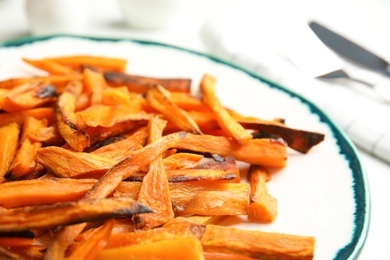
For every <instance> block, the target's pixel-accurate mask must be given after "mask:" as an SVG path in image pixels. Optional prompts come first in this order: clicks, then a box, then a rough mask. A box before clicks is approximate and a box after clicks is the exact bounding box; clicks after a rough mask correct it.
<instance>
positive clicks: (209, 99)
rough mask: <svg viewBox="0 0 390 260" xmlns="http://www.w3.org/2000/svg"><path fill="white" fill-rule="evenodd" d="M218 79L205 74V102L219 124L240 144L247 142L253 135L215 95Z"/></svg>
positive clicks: (201, 84) (203, 80)
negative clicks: (231, 114) (232, 115)
mask: <svg viewBox="0 0 390 260" xmlns="http://www.w3.org/2000/svg"><path fill="white" fill-rule="evenodd" d="M215 81H216V79H215V78H214V77H213V76H211V75H208V74H206V75H204V76H203V78H202V80H201V82H200V90H201V93H202V100H203V102H204V103H205V104H206V105H207V106H208V107H209V108H210V109H211V110H212V111H213V112H214V116H215V118H216V120H217V122H218V124H219V126H220V127H221V128H222V129H223V130H224V131H225V132H226V133H228V134H229V135H230V136H232V137H233V138H234V139H235V140H236V141H237V142H238V143H239V144H246V143H247V142H248V141H249V140H251V139H252V135H251V134H250V133H249V132H248V131H247V130H246V129H245V128H243V127H242V126H241V125H240V124H239V123H237V121H236V120H235V119H234V118H232V117H231V116H230V114H229V112H228V111H227V110H226V109H225V108H224V107H223V106H222V104H221V102H220V101H219V99H218V98H217V96H216V95H215Z"/></svg>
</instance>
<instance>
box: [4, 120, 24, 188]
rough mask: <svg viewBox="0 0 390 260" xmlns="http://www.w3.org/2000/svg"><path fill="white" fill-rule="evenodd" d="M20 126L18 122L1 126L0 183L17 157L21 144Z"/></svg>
mask: <svg viewBox="0 0 390 260" xmlns="http://www.w3.org/2000/svg"><path fill="white" fill-rule="evenodd" d="M19 134H20V126H19V125H18V124H17V123H11V124H9V125H6V126H3V127H0V136H1V137H2V141H1V142H0V158H1V160H0V183H2V182H3V181H4V175H5V174H6V173H7V171H8V169H9V167H10V166H11V163H12V161H13V159H14V157H15V154H16V151H17V149H18V144H19Z"/></svg>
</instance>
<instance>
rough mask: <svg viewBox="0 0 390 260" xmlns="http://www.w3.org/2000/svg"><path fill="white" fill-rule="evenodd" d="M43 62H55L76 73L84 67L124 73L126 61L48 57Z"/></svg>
mask: <svg viewBox="0 0 390 260" xmlns="http://www.w3.org/2000/svg"><path fill="white" fill-rule="evenodd" d="M45 60H48V61H53V62H56V63H58V64H61V65H64V66H67V67H70V68H72V69H73V70H76V71H82V70H83V68H84V67H93V68H99V69H104V70H107V71H117V72H124V71H125V69H126V65H127V61H126V60H124V59H121V58H113V57H104V56H89V55H74V56H62V57H48V58H45Z"/></svg>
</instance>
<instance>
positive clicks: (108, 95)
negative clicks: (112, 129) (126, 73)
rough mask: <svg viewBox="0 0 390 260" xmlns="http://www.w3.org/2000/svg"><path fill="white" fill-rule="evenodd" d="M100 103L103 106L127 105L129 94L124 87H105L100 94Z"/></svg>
mask: <svg viewBox="0 0 390 260" xmlns="http://www.w3.org/2000/svg"><path fill="white" fill-rule="evenodd" d="M102 103H103V104H105V105H118V104H129V103H130V92H129V90H128V89H127V88H126V87H116V88H112V87H106V88H104V89H103V92H102Z"/></svg>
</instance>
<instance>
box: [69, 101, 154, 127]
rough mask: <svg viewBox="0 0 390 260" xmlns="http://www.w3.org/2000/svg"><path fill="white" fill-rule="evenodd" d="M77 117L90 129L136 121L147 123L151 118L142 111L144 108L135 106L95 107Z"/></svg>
mask: <svg viewBox="0 0 390 260" xmlns="http://www.w3.org/2000/svg"><path fill="white" fill-rule="evenodd" d="M77 116H78V117H79V118H80V120H81V121H83V122H84V123H85V124H86V125H87V126H90V127H96V126H101V127H112V126H114V125H115V124H117V123H120V122H126V121H129V120H134V121H147V120H149V118H150V116H149V115H148V114H146V113H145V112H144V111H142V107H141V106H139V107H137V106H134V105H133V104H131V103H130V104H126V105H115V106H108V105H94V106H90V107H88V108H87V109H85V110H83V111H79V112H77Z"/></svg>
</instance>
